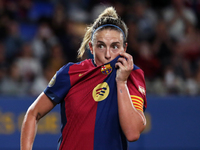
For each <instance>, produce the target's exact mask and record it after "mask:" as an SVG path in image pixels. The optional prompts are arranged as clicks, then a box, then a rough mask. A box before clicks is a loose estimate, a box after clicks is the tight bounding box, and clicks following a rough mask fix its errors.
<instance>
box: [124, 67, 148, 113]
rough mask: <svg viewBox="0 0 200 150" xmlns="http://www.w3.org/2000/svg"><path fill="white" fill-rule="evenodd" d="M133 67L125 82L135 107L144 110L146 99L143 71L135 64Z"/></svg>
mask: <svg viewBox="0 0 200 150" xmlns="http://www.w3.org/2000/svg"><path fill="white" fill-rule="evenodd" d="M134 68H135V69H134V70H133V71H132V72H131V74H130V76H129V80H128V83H127V84H128V89H129V92H130V97H131V100H132V102H133V104H134V106H135V108H136V109H138V110H141V111H145V109H146V107H147V101H146V84H145V79H144V72H143V71H142V70H141V69H140V68H139V67H137V66H136V65H135V66H134Z"/></svg>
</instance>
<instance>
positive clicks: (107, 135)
mask: <svg viewBox="0 0 200 150" xmlns="http://www.w3.org/2000/svg"><path fill="white" fill-rule="evenodd" d="M117 59H118V58H116V59H114V61H112V62H111V66H112V68H113V72H112V73H111V74H109V75H108V76H107V78H106V79H105V80H104V81H105V82H107V83H108V85H109V87H110V93H109V95H108V97H107V98H106V99H105V100H103V101H100V102H98V106H97V113H96V121H95V133H94V150H126V149H127V141H126V138H125V136H124V134H123V132H122V130H121V127H120V123H119V115H118V103H117V88H116V82H115V77H116V69H115V63H116V61H117Z"/></svg>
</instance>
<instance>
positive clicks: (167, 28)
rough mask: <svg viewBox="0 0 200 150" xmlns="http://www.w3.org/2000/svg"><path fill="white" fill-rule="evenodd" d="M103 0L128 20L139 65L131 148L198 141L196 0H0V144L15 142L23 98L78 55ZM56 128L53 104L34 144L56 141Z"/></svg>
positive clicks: (41, 148)
mask: <svg viewBox="0 0 200 150" xmlns="http://www.w3.org/2000/svg"><path fill="white" fill-rule="evenodd" d="M107 6H114V7H115V8H116V10H117V12H118V14H119V15H120V16H121V18H122V19H123V20H124V21H125V22H126V24H127V25H128V28H129V36H128V49H127V51H128V53H130V54H131V55H132V56H133V58H134V62H135V64H136V65H137V66H139V67H140V68H142V69H143V70H144V73H145V80H146V86H147V102H148V105H147V110H146V113H145V114H146V117H147V121H148V125H147V128H146V130H145V131H144V133H143V134H142V135H141V137H140V139H139V140H138V141H137V142H134V143H130V144H129V145H130V150H132V149H134V150H160V149H162V150H199V149H200V109H199V106H200V0H168V1H156V0H117V1H116V0H108V1H106V0H95V1H92V0H0V150H16V149H19V143H20V128H21V122H22V119H23V116H24V114H25V112H26V110H27V108H28V106H29V105H30V104H31V103H32V102H33V101H34V100H35V98H36V97H37V96H38V95H39V94H40V93H41V92H42V91H43V90H44V88H45V87H46V86H47V84H48V82H49V80H50V79H51V77H52V76H53V75H54V74H55V72H56V71H57V70H58V69H59V68H60V67H61V66H62V65H64V64H66V63H67V62H77V61H80V60H77V59H76V56H77V50H78V48H79V46H80V43H81V41H82V38H83V35H84V32H85V28H86V25H89V24H91V23H92V22H93V21H94V19H95V18H96V17H97V16H98V14H99V13H100V12H101V11H102V10H103V9H105V7H107ZM91 57H92V56H91V54H90V53H89V52H88V53H86V54H85V56H84V58H91ZM59 136H60V117H59V106H56V108H55V109H54V110H53V111H52V112H51V113H50V114H48V115H47V116H46V117H45V118H44V119H42V120H41V122H40V123H39V126H38V134H37V136H36V140H35V143H34V150H47V149H48V150H53V149H56V146H57V140H58V138H59Z"/></svg>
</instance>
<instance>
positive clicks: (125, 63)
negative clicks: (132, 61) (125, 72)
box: [117, 57, 128, 66]
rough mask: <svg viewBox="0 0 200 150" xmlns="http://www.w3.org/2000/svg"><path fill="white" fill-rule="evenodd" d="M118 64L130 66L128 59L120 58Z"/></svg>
mask: <svg viewBox="0 0 200 150" xmlns="http://www.w3.org/2000/svg"><path fill="white" fill-rule="evenodd" d="M117 62H120V63H122V65H126V66H127V65H128V62H127V60H126V58H124V57H120V58H119V59H118V60H117Z"/></svg>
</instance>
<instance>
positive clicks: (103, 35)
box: [94, 28, 123, 42]
mask: <svg viewBox="0 0 200 150" xmlns="http://www.w3.org/2000/svg"><path fill="white" fill-rule="evenodd" d="M94 40H96V41H98V40H116V41H118V42H123V34H122V33H121V31H119V30H117V29H110V28H108V29H105V28H104V29H101V30H98V31H97V32H95V34H94Z"/></svg>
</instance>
